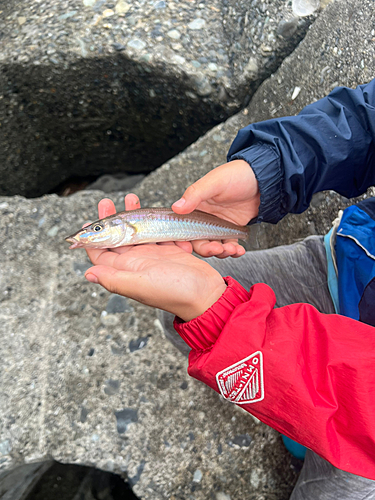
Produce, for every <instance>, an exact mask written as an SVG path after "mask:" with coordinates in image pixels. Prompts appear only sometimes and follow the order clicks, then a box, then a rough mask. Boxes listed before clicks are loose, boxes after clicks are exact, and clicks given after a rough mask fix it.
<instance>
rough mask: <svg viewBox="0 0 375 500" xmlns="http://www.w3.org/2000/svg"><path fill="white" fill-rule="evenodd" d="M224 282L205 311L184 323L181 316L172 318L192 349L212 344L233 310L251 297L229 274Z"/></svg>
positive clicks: (179, 332) (204, 347)
mask: <svg viewBox="0 0 375 500" xmlns="http://www.w3.org/2000/svg"><path fill="white" fill-rule="evenodd" d="M224 282H225V284H226V288H225V292H224V293H223V294H222V295H221V297H219V299H218V300H217V301H216V302H215V303H214V304H213V305H212V306H211V307H210V308H209V309H208V310H207V311H205V312H204V313H203V314H201V315H200V316H197V317H196V318H193V319H192V320H191V321H188V322H185V323H184V322H183V321H182V318H181V317H176V318H175V320H174V327H175V330H176V331H177V333H178V334H179V335H180V336H181V338H182V339H183V340H184V341H185V342H186V343H187V344H188V345H189V346H190V347H191V348H192V349H198V350H200V349H207V348H209V347H210V346H212V345H213V344H214V343H215V342H216V340H217V338H218V337H219V335H220V333H221V331H222V329H223V328H224V327H225V325H226V323H227V321H228V320H229V318H230V316H231V315H232V313H233V312H234V310H235V309H236V308H237V307H239V306H241V304H243V303H245V302H248V300H249V299H250V297H251V292H248V291H247V290H245V289H244V288H243V287H242V286H241V285H240V284H239V283H238V282H237V281H236V280H234V279H233V278H231V277H230V276H227V277H226V278H224Z"/></svg>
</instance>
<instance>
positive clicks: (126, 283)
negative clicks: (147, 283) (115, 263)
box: [85, 266, 132, 297]
mask: <svg viewBox="0 0 375 500" xmlns="http://www.w3.org/2000/svg"><path fill="white" fill-rule="evenodd" d="M85 278H86V279H87V281H90V283H98V284H99V285H101V286H102V287H104V288H105V289H106V290H108V291H109V292H112V293H117V294H119V295H125V296H126V297H129V296H130V295H129V292H130V291H131V289H132V279H131V278H132V273H128V272H126V271H118V270H117V269H114V268H113V267H110V266H94V267H90V269H88V270H87V271H86V273H85Z"/></svg>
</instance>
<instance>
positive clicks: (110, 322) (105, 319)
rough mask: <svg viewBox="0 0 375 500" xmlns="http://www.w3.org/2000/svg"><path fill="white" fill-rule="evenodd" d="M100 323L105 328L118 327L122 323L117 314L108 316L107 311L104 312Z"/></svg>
mask: <svg viewBox="0 0 375 500" xmlns="http://www.w3.org/2000/svg"><path fill="white" fill-rule="evenodd" d="M100 322H101V324H102V325H104V326H116V325H118V324H119V322H120V318H119V317H118V316H116V314H108V313H107V311H102V313H101V315H100Z"/></svg>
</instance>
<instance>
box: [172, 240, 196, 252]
mask: <svg viewBox="0 0 375 500" xmlns="http://www.w3.org/2000/svg"><path fill="white" fill-rule="evenodd" d="M175 243H176V245H177V246H178V247H179V248H181V249H182V250H184V251H185V252H187V253H193V245H192V244H191V242H190V241H176V242H175Z"/></svg>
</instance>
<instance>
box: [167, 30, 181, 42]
mask: <svg viewBox="0 0 375 500" xmlns="http://www.w3.org/2000/svg"><path fill="white" fill-rule="evenodd" d="M167 35H168V36H169V38H172V39H173V40H179V39H180V38H181V33H180V32H179V31H178V30H170V31H168V33H167Z"/></svg>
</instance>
